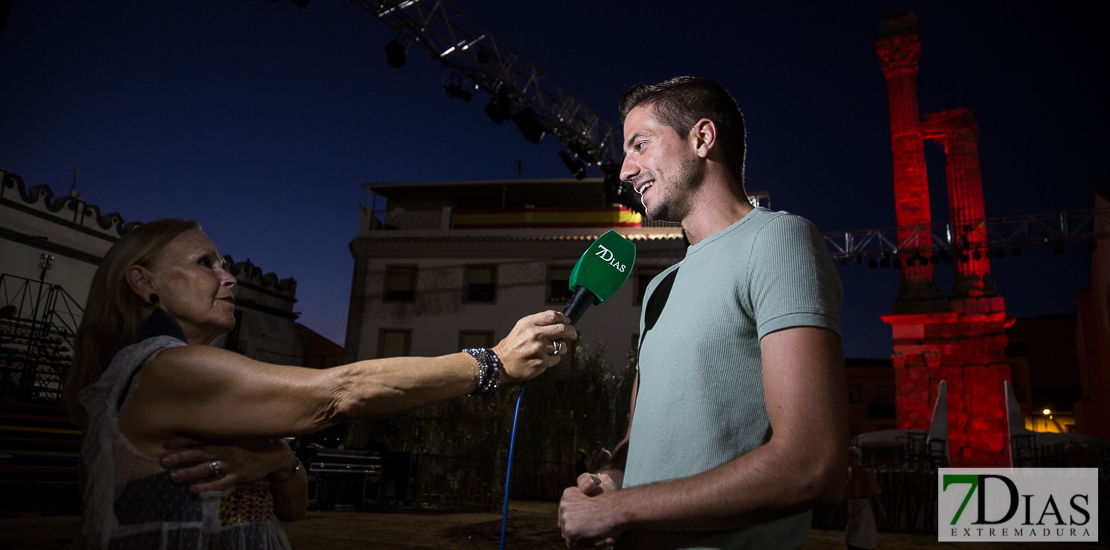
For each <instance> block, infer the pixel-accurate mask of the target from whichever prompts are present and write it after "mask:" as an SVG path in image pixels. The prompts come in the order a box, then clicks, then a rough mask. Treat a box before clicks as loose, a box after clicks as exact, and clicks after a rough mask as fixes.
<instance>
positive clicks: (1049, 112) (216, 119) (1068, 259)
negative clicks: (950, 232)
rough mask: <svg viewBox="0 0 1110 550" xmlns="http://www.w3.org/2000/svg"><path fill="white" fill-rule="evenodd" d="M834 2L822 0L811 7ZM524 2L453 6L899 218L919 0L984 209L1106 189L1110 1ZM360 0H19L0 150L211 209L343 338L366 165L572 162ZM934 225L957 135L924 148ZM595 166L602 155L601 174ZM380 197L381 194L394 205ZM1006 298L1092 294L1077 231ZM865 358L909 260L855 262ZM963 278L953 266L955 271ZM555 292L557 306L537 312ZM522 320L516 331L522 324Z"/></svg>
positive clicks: (886, 216)
mask: <svg viewBox="0 0 1110 550" xmlns="http://www.w3.org/2000/svg"><path fill="white" fill-rule="evenodd" d="M810 4H815V5H817V7H812V6H809V5H810ZM1048 4H1049V3H1046V2H1037V3H1016V2H997V3H991V2H936V3H917V2H896V3H895V2H879V1H870V2H868V1H851V2H849V1H833V2H824V3H801V2H797V3H787V2H779V3H771V2H761V3H755V2H744V3H740V2H735V1H702V2H628V1H613V2H583V1H569V2H548V3H533V2H519V1H517V2H510V1H504V0H497V1H481V2H479V1H474V0H458V4H457V5H458V6H459V8H461V9H463V10H465V11H467V12H468V13H469V14H470V15H472V16H473V17H474V18H475V19H477V20H478V21H480V22H481V23H483V24H484V25H485V26H486V27H487V28H488V29H489V30H490V31H491V32H493V33H494V34H496V35H497V36H498V37H499V38H501V39H502V40H503V41H505V42H506V43H508V44H509V45H511V46H512V47H514V48H515V49H516V50H517V51H519V52H520V53H521V54H522V55H523V56H524V57H526V58H527V59H529V60H530V61H532V62H533V63H534V64H535V65H537V66H539V67H540V68H541V69H542V70H543V71H544V72H546V73H547V74H548V75H549V76H550V77H552V78H553V79H554V80H555V81H557V82H559V83H560V84H561V85H562V86H564V87H565V88H567V89H568V90H570V91H571V92H572V93H574V94H575V95H576V96H577V97H578V98H579V99H580V100H581V101H582V102H584V103H585V104H587V105H589V106H590V107H591V108H592V109H593V110H595V111H596V112H597V113H599V114H600V115H601V116H602V117H605V118H606V119H608V120H609V122H610V123H612V124H617V123H618V122H619V119H618V114H617V109H616V104H617V100H618V99H619V98H620V96H621V94H622V93H623V91H624V90H625V89H626V88H627V87H629V86H631V85H633V84H636V83H639V82H645V83H654V82H658V81H660V80H664V79H666V78H669V77H672V76H676V75H682V74H690V75H697V76H706V77H710V78H713V79H716V80H718V81H719V82H721V83H722V84H723V85H724V86H725V87H726V88H728V89H729V90H730V91H731V92H732V94H733V95H734V96H735V97H736V99H737V101H738V102H739V104H740V107H741V109H742V110H743V111H744V114H745V117H746V119H747V123H748V143H749V153H748V167H747V188H748V190H749V191H770V193H771V206H772V208H774V209H776V210H787V211H790V212H793V213H796V214H799V215H802V216H804V217H806V218H808V219H810V220H812V221H813V222H814V223H815V224H817V226H818V227H819V228H820V229H821V230H822V231H832V230H846V229H862V228H868V227H889V226H893V225H895V217H894V216H895V214H894V206H893V184H892V163H891V154H890V127H889V118H888V103H887V93H886V82H885V80H884V79H883V75H882V70H881V69H880V66H879V61H878V59H877V57H876V55H875V46H874V45H875V41H876V40H878V38H879V37H880V31H879V20H880V19H881V17H882V16H883V14H885V13H886V12H888V11H895V10H906V9H908V10H912V11H914V12H915V13H916V14H917V18H918V27H917V32H918V35H919V36H920V38H921V41H922V55H921V61H920V65H919V72H918V80H917V82H918V91H919V97H920V105H921V112H922V114H927V113H932V112H936V111H940V110H943V109H947V108H954V107H965V108H968V109H971V110H972V111H973V112H974V114H975V117H976V120H977V121H978V124H979V130H980V141H979V146H980V147H979V151H980V160H981V163H982V170H983V183H984V195H985V197H986V209H987V216H988V217H993V216H1004V215H1020V214H1031V213H1037V212H1052V211H1059V210H1075V209H1087V208H1091V207H1092V206H1093V201H1094V192H1095V190H1096V189H1099V188H1105V187H1108V185H1107V180H1106V176H1105V174H1104V172H1103V170H1105V169H1106V164H1107V158H1108V157H1107V153H1106V151H1107V150H1108V147H1110V139H1108V132H1107V122H1108V116H1107V115H1108V112H1107V100H1106V98H1107V97H1110V89H1108V85H1107V84H1106V82H1107V80H1110V79H1107V78H1106V73H1107V59H1108V57H1107V53H1108V47H1107V41H1106V40H1105V33H1106V30H1105V22H1106V21H1107V19H1108V18H1107V15H1108V13H1107V12H1108V11H1110V8H1108V6H1110V4H1108V3H1105V2H1099V3H1095V2H1090V3H1082V4H1081V3H1064V4H1063V5H1064V6H1065V7H1064V8H1060V7H1059V6H1060V4H1059V3H1056V4H1055V5H1054V6H1053V7H1052V8H1051V9H1050V8H1049V5H1048ZM394 36H395V35H394V33H393V31H392V30H391V29H390V28H389V27H388V26H386V25H385V24H383V23H381V22H379V21H377V20H376V19H374V18H373V17H371V16H369V15H368V14H366V13H365V12H363V11H362V10H361V9H359V8H358V7H356V6H354V5H352V4H350V3H348V2H344V1H342V0H311V2H310V3H309V4H308V6H307V7H306V8H298V7H296V6H295V5H293V4H292V3H291V2H289V1H287V0H282V1H280V2H270V1H267V0H219V1H217V0H196V1H188V2H151V1H149V0H144V1H138V0H112V1H103V0H101V1H81V2H78V1H62V0H58V1H51V2H42V1H31V0H15V3H14V6H13V8H12V10H11V14H10V17H9V19H8V22H7V27H6V28H5V30H4V34H3V37H2V39H0V166H3V167H4V168H6V169H8V170H10V171H12V172H14V173H17V174H19V175H21V176H23V178H24V180H25V181H26V183H27V184H28V186H31V185H37V184H44V183H45V184H49V185H50V186H51V187H52V188H53V189H54V191H55V193H58V194H64V193H65V192H67V191H68V190H69V188H70V185H71V184H72V180H73V172H74V168H75V167H78V166H79V167H80V168H81V175H80V177H79V178H78V181H77V189H78V191H80V193H81V194H82V196H83V197H84V198H85V199H86V200H88V201H89V202H90V203H91V204H94V205H97V206H99V207H100V208H101V210H102V212H104V213H109V212H119V213H120V214H121V215H122V216H123V218H124V220H125V221H134V220H138V221H149V220H153V219H156V218H162V217H182V218H193V219H197V220H199V221H200V222H201V223H202V225H203V226H204V228H205V230H206V232H207V233H208V234H209V235H210V236H211V237H212V238H213V240H215V242H216V243H217V245H219V246H220V249H221V252H223V253H225V254H231V255H232V256H233V257H234V259H235V260H236V261H241V260H244V259H247V258H248V257H249V258H250V259H251V261H252V262H254V264H255V265H257V266H259V267H260V268H262V269H263V270H264V271H266V272H271V271H272V272H275V273H276V274H277V275H278V276H279V277H281V278H286V277H293V278H295V279H296V280H297V282H298V288H297V297H298V299H299V302H298V304H297V306H296V310H297V311H299V312H302V313H303V315H302V316H301V318H300V321H301V322H302V323H304V324H305V325H307V326H309V327H310V328H312V329H314V330H316V331H318V332H320V333H322V334H324V335H325V336H328V337H329V338H331V339H332V340H334V341H336V342H338V343H340V344H342V343H343V338H344V336H343V335H344V332H345V326H346V315H347V301H348V298H349V295H350V284H351V275H352V269H353V265H354V262H353V260H352V258H351V255H350V253H349V252H348V249H347V243H348V242H349V241H350V240H351V239H352V238H353V237H355V236H356V234H357V229H358V220H359V205H360V204H361V203H362V202H363V200H364V198H365V193H364V191H363V190H362V189H361V188H360V185H361V184H363V183H385V182H422V181H451V180H481V179H506V178H515V177H517V175H518V166H519V167H520V168H521V175H522V176H523V177H526V178H551V177H566V176H567V175H568V174H569V172H568V171H567V169H566V168H565V167H564V166H563V164H562V163H561V161H560V160H559V158H558V156H557V155H556V152H557V151H558V149H559V148H560V147H559V144H558V143H557V142H556V141H555V140H553V139H552V138H550V137H548V138H544V140H543V141H542V142H541V143H540V144H539V145H532V144H530V143H528V142H527V141H525V140H524V138H523V137H522V136H521V135H520V133H519V132H518V130H517V129H516V127H515V126H514V125H512V124H511V123H506V124H502V125H495V124H494V123H492V122H491V121H490V120H489V119H488V118H487V117H486V115H485V114H484V113H483V112H482V108H483V107H484V106H485V104H486V103H487V102H488V99H489V98H488V96H486V95H484V94H481V93H479V94H477V95H476V96H475V98H474V100H473V101H471V102H470V103H464V102H463V101H461V100H459V99H451V98H450V97H448V96H447V95H446V94H445V93H443V91H442V86H443V84H445V83H447V81H448V79H449V73H448V72H447V71H444V70H442V69H441V68H440V66H439V65H438V64H437V63H436V62H434V61H432V60H431V59H429V58H428V56H426V55H424V54H423V53H422V51H420V50H418V49H416V48H415V47H414V48H410V49H409V52H408V54H409V62H408V63H407V64H406V65H405V66H404V67H402V68H400V69H394V68H392V67H390V66H388V65H387V64H386V62H385V56H384V54H383V46H384V45H385V44H386V42H388V41H390V40H392V39H393V38H394ZM926 158H927V161H928V163H929V169H930V174H929V179H930V188H931V191H932V213H933V221H934V222H942V221H946V220H947V217H948V213H947V199H946V198H945V191H944V164H943V153H942V151H941V149H940V148H939V146H937V145H935V144H932V143H927V144H926ZM591 175H594V176H598V175H600V172H594V173H592V174H591ZM379 206H380V205H379ZM992 263H993V265H992V270H993V276H994V280H995V282H996V283H997V284H998V290H999V292H1000V293H1001V295H1002V296H1004V297H1005V298H1006V304H1007V313H1008V314H1009V315H1014V316H1031V315H1043V314H1057V313H1074V312H1075V310H1076V303H1075V301H1076V291H1078V290H1079V289H1081V288H1084V287H1086V286H1087V285H1088V283H1089V278H1088V275H1089V273H1088V272H1089V263H1090V262H1089V255H1088V253H1087V251H1086V249H1085V248H1084V247H1083V245H1082V244H1071V245H1069V246H1068V247H1067V248H1066V249H1065V251H1064V253H1063V254H1061V255H1056V254H1054V253H1053V251H1052V250H1051V249H1050V248H1037V247H1027V248H1026V249H1025V251H1024V253H1023V254H1022V256H1021V257H1020V258H1018V259H1012V258H1007V259H1005V260H994V261H993V262H992ZM838 267H839V269H840V274H841V277H842V280H843V282H844V288H845V303H844V312H843V322H844V348H845V354H846V355H847V356H849V357H872V358H879V357H887V356H889V354H890V350H891V338H890V328H889V327H887V326H886V325H884V324H882V323H881V321H880V320H879V318H878V316H879V315H882V314H886V313H889V311H890V309H889V308H890V301H891V300H892V299H893V297H894V296H895V294H896V292H897V288H898V273H897V271H896V270H893V269H885V270H884V269H877V270H869V269H867V267H866V265H862V266H856V265H853V264H848V265H846V266H838ZM937 275H938V283H939V285H940V287H941V289H942V290H944V291H945V292H946V293H947V292H948V289H949V288H950V287H951V285H952V275H951V266H945V265H943V264H942V265H940V266H937ZM541 307H542V305H540V304H537V309H540V308H541ZM506 329H508V327H506Z"/></svg>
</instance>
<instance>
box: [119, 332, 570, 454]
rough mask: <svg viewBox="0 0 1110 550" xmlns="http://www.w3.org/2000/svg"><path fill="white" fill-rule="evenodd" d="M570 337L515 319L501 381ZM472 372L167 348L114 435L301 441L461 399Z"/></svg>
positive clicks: (544, 363) (525, 375) (526, 370)
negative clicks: (311, 363) (310, 365)
mask: <svg viewBox="0 0 1110 550" xmlns="http://www.w3.org/2000/svg"><path fill="white" fill-rule="evenodd" d="M576 337H577V335H576V333H575V331H574V327H572V326H571V325H570V320H569V319H567V317H566V316H564V315H562V314H561V313H557V312H554V311H547V312H543V313H538V314H535V315H531V316H529V317H525V318H523V319H521V320H520V321H518V322H517V324H516V326H515V327H514V328H513V330H512V332H510V334H509V335H508V336H506V337H505V339H504V340H502V341H501V342H500V343H499V344H498V345H497V346H495V347H494V348H493V349H494V351H495V352H496V353H497V355H498V356H499V357H500V359H501V362H502V364H503V372H502V383H514V382H521V381H524V380H528V379H530V378H533V377H535V376H538V375H539V374H541V373H542V372H543V371H544V370H545V369H547V368H548V367H551V366H553V365H555V364H556V363H558V361H559V357H558V356H556V355H553V350H554V346H553V345H552V341H553V340H558V339H574V338H576ZM478 370H479V369H478V364H477V361H475V359H474V358H472V357H471V356H470V355H468V354H465V353H456V354H451V355H445V356H441V357H429V358H424V357H395V358H388V359H376V360H370V361H360V362H357V363H352V364H350V365H344V366H340V367H334V368H331V369H324V370H313V369H305V368H300V367H289V366H280V365H272V364H268V363H262V362H259V361H255V360H252V359H249V358H246V357H243V356H242V355H238V354H235V353H232V352H229V351H226V350H221V349H217V348H212V347H208V346H183V347H177V348H169V349H167V350H165V351H163V352H162V353H161V354H159V355H158V356H157V357H156V358H155V359H154V360H153V361H151V362H150V363H148V364H147V365H145V366H143V368H142V370H141V371H140V375H139V378H138V379H137V384H136V385H135V387H134V389H133V392H132V395H131V396H130V398H129V399H128V402H127V403H126V405H125V406H124V408H123V409H122V410H121V412H120V428H121V430H122V431H123V433H124V435H125V436H127V437H128V439H129V440H131V441H132V443H135V444H136V445H139V446H140V448H144V447H145V449H146V450H153V449H151V447H154V446H159V447H160V446H161V443H162V442H163V441H164V440H166V439H167V438H168V437H172V436H174V435H178V434H192V435H197V436H204V437H212V438H216V439H235V438H241V437H283V436H290V435H299V434H305V433H311V432H314V431H318V430H320V429H321V428H324V427H327V426H330V425H333V424H338V423H341V422H345V421H348V420H351V419H354V418H372V417H381V416H387V415H391V414H395V413H398V412H402V411H405V410H410V409H415V408H418V407H422V406H425V405H430V404H432V403H436V402H439V401H443V400H446V399H450V398H453V397H458V396H462V395H466V394H468V393H471V392H472V391H474V389H475V387H476V385H477V381H478ZM156 454H157V456H161V455H163V454H165V452H164V451H163V452H160V453H156Z"/></svg>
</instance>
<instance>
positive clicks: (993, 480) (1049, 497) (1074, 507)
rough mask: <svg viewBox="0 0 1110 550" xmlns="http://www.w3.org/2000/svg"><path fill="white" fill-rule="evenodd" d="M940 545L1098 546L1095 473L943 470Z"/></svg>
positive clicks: (1093, 470) (1081, 470)
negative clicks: (1025, 543) (1055, 543)
mask: <svg viewBox="0 0 1110 550" xmlns="http://www.w3.org/2000/svg"><path fill="white" fill-rule="evenodd" d="M937 485H938V486H937V512H938V513H937V540H939V541H969V542H970V541H1015V542H1017V541H1044V542H1047V541H1077V542H1098V469H1096V468H1012V469H1011V468H941V469H939V470H938V474H937Z"/></svg>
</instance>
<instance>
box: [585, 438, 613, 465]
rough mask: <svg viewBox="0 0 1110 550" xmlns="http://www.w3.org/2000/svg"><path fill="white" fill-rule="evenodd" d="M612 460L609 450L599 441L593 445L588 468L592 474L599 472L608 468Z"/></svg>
mask: <svg viewBox="0 0 1110 550" xmlns="http://www.w3.org/2000/svg"><path fill="white" fill-rule="evenodd" d="M612 460H613V454H612V453H610V452H609V449H606V448H605V444H603V443H602V442H600V441H597V442H595V443H594V452H593V453H591V454H590V466H591V470H590V471H593V472H600V471H601V470H603V469H605V468H607V467H608V466H609V462H611V461H612Z"/></svg>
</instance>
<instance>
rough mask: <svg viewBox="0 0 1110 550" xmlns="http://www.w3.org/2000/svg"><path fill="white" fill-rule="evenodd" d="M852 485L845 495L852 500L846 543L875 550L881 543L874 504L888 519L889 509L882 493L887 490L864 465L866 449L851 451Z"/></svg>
mask: <svg viewBox="0 0 1110 550" xmlns="http://www.w3.org/2000/svg"><path fill="white" fill-rule="evenodd" d="M848 451H849V456H848V460H849V463H850V466H848V474H849V477H848V486H847V488H845V490H844V497H845V499H847V501H848V527H847V529H845V532H844V542H845V543H846V544H847V545H848V550H873V549H874V548H875V547H877V546H878V545H879V526H878V523H877V522H876V521H875V513H874V512H873V510H872V507H871V503H872V502H874V503H875V508H877V509H878V510H879V517H880V518H882V519H884V520H885V519H886V509H885V508H883V502H882V501H881V500H879V495H880V494H881V493H882V492H883V489H882V488H881V487H879V483H878V482H877V481H875V476H873V475H871V472H869V471H868V470H867V468H864V467H863V465H862V463H861V460H862V459H863V451H861V450H860V448H859V447H852V448H850V449H849V450H848Z"/></svg>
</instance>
